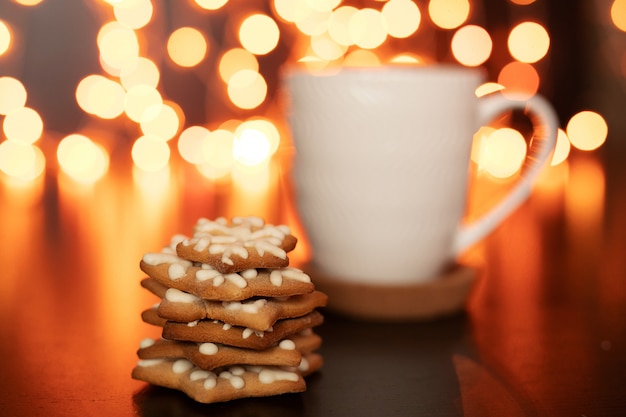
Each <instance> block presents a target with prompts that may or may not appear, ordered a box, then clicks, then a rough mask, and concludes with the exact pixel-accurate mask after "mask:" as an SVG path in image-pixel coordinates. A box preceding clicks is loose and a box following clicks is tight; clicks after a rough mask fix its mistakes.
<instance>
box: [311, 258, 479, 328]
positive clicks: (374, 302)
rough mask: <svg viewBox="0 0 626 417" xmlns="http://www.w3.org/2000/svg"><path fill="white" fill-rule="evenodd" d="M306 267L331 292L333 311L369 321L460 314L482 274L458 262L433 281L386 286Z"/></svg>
mask: <svg viewBox="0 0 626 417" xmlns="http://www.w3.org/2000/svg"><path fill="white" fill-rule="evenodd" d="M302 269H303V270H304V271H305V272H306V273H308V274H309V275H310V276H311V279H312V280H313V283H314V284H315V287H316V289H319V290H320V291H322V292H325V293H326V294H327V295H328V305H327V308H328V309H329V310H331V311H333V312H336V313H339V314H342V315H346V316H350V317H353V318H357V319H363V320H369V321H428V320H434V319H437V318H439V317H442V316H447V315H451V314H454V313H458V312H460V311H462V310H464V309H465V305H466V301H467V298H468V296H469V293H470V291H471V289H472V287H473V284H474V282H475V281H476V278H477V275H478V273H477V271H476V269H474V268H470V267H467V266H462V265H458V266H456V267H454V268H452V269H451V270H449V271H447V272H446V273H444V274H442V275H441V276H440V277H438V278H436V279H434V280H432V281H429V282H424V283H417V284H411V285H394V286H384V285H371V284H361V283H354V282H346V281H342V280H338V279H332V278H330V277H328V276H327V275H325V274H323V273H321V272H319V271H318V270H316V268H315V266H314V265H313V264H306V265H304V266H303V267H302Z"/></svg>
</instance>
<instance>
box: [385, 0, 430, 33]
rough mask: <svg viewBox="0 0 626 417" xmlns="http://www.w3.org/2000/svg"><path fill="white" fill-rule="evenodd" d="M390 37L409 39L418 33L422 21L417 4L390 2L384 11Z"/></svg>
mask: <svg viewBox="0 0 626 417" xmlns="http://www.w3.org/2000/svg"><path fill="white" fill-rule="evenodd" d="M382 14H383V17H384V18H385V20H386V21H387V27H388V30H389V36H392V37H394V38H407V37H409V36H411V35H412V34H413V33H415V32H416V31H417V29H418V28H419V25H420V21H421V19H422V14H421V12H420V9H419V7H417V4H415V3H414V2H412V1H411V0H389V1H388V2H387V3H385V5H384V6H383V9H382Z"/></svg>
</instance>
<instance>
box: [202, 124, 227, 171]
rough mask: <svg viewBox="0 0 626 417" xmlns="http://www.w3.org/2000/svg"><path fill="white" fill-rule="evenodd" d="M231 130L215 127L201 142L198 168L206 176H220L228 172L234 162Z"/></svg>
mask: <svg viewBox="0 0 626 417" xmlns="http://www.w3.org/2000/svg"><path fill="white" fill-rule="evenodd" d="M233 141H234V135H233V132H231V131H229V130H226V129H217V130H214V131H213V132H211V133H210V134H209V135H207V136H206V137H205V138H204V140H203V142H202V144H201V149H202V159H203V161H202V163H200V164H198V165H197V166H198V170H199V171H200V172H201V173H202V174H203V175H204V176H206V177H207V178H212V179H214V178H220V177H223V176H224V175H226V174H228V173H229V172H230V170H231V168H232V166H233V163H234V161H235V160H234V156H233Z"/></svg>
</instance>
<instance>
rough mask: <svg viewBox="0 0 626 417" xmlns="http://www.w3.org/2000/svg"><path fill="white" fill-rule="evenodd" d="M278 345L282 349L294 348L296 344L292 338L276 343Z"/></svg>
mask: <svg viewBox="0 0 626 417" xmlns="http://www.w3.org/2000/svg"><path fill="white" fill-rule="evenodd" d="M278 347H280V348H281V349H284V350H296V344H295V343H294V341H293V340H290V339H284V340H281V342H280V343H279V344H278Z"/></svg>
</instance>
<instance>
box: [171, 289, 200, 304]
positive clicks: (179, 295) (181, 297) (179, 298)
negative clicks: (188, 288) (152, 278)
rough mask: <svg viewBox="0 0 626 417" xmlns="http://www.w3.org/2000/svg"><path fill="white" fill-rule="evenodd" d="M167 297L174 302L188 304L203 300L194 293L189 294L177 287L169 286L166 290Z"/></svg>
mask: <svg viewBox="0 0 626 417" xmlns="http://www.w3.org/2000/svg"><path fill="white" fill-rule="evenodd" d="M165 299H166V300H167V301H171V302H173V303H186V304H189V303H195V302H197V301H202V299H201V298H199V297H196V296H195V295H193V294H189V293H188V292H184V291H181V290H177V289H176V288H168V289H167V291H165Z"/></svg>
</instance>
